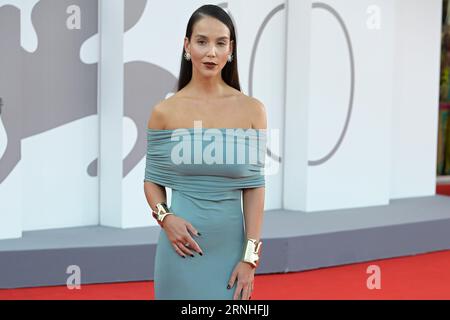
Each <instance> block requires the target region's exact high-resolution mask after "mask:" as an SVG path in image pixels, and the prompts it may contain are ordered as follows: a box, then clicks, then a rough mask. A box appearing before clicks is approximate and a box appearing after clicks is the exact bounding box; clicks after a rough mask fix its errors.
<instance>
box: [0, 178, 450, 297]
mask: <svg viewBox="0 0 450 320" xmlns="http://www.w3.org/2000/svg"><path fill="white" fill-rule="evenodd" d="M437 192H438V193H440V194H446V195H450V185H439V186H437ZM370 265H377V266H378V267H379V268H380V270H381V289H373V290H370V289H368V288H367V285H366V282H367V278H368V277H370V274H368V273H367V272H366V270H367V267H368V266H370ZM449 270H450V250H446V251H440V252H433V253H427V254H422V255H416V256H410V257H400V258H392V259H384V260H377V261H371V262H364V263H357V264H351V265H345V266H339V267H330V268H322V269H317V270H311V271H304V272H295V273H287V274H271V275H258V276H256V279H255V292H254V294H253V296H252V300H258V299H268V300H279V299H283V300H297V299H305V300H309V299H325V300H328V299H338V300H340V299H388V300H390V299H399V300H404V299H425V300H427V299H439V300H442V299H445V300H449V299H450V272H449ZM224 285H225V284H224ZM153 298H154V293H153V282H152V281H144V282H128V283H112V284H92V285H82V286H81V289H80V290H76V289H74V290H69V289H67V288H66V287H65V286H57V287H40V288H24V289H2V290H0V300H16V299H30V300H35V299H50V300H53V299H54V300H60V299H64V300H72V299H87V300H91V299H92V300H97V299H105V300H111V299H123V300H128V299H136V300H147V299H153Z"/></svg>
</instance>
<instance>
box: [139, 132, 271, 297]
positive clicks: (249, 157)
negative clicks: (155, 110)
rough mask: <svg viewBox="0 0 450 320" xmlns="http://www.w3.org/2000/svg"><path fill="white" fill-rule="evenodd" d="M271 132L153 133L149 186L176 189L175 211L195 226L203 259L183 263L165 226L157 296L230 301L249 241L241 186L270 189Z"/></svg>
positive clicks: (150, 134) (156, 280)
mask: <svg viewBox="0 0 450 320" xmlns="http://www.w3.org/2000/svg"><path fill="white" fill-rule="evenodd" d="M266 137H267V133H266V129H241V128H185V129H168V130H159V129H147V155H146V167H145V179H144V181H151V182H153V183H156V184H159V185H161V186H165V187H168V188H171V189H172V197H171V203H170V205H169V209H170V211H171V212H174V213H175V214H176V215H178V216H180V217H182V218H184V219H186V220H187V221H188V222H190V223H191V224H192V225H193V226H194V227H195V228H196V229H197V230H198V231H199V232H200V233H201V236H193V238H194V240H195V241H197V243H198V244H199V246H200V248H201V249H202V250H203V256H200V255H198V254H197V253H195V252H194V257H193V258H192V257H190V256H189V255H187V256H186V258H185V259H183V258H182V257H181V256H180V255H179V254H178V253H176V251H175V249H174V248H173V246H172V244H171V243H170V241H169V240H168V238H167V235H166V233H165V231H164V229H161V232H160V234H159V238H158V244H157V249H156V257H155V271H154V288H155V299H164V300H169V299H177V300H186V299H220V300H227V299H232V298H233V294H234V290H235V288H236V285H235V286H234V287H233V288H231V289H227V284H228V281H229V279H230V276H231V273H232V272H233V269H234V267H235V266H236V264H237V263H238V262H239V260H241V257H242V251H243V245H244V240H245V230H244V229H245V223H244V215H243V210H242V202H241V200H242V189H244V188H257V187H264V186H265V176H264V164H265V154H266Z"/></svg>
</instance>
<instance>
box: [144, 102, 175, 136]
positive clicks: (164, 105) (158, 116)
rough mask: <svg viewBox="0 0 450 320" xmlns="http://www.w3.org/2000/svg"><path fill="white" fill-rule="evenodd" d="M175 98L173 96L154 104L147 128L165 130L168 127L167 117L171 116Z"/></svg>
mask: <svg viewBox="0 0 450 320" xmlns="http://www.w3.org/2000/svg"><path fill="white" fill-rule="evenodd" d="M174 100H175V98H174V97H173V96H171V97H169V98H167V99H164V100H161V101H159V102H158V103H157V104H156V105H154V106H153V109H152V112H151V115H150V119H148V124H147V128H149V129H156V130H163V129H165V128H166V119H168V118H170V117H169V115H170V113H171V109H173V108H174V105H175V103H174V102H175V101H174Z"/></svg>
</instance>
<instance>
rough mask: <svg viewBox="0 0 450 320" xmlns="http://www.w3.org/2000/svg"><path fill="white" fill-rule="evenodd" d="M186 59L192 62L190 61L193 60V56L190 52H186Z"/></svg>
mask: <svg viewBox="0 0 450 320" xmlns="http://www.w3.org/2000/svg"><path fill="white" fill-rule="evenodd" d="M184 58H185V59H186V60H187V61H190V60H191V54H190V53H189V52H185V53H184Z"/></svg>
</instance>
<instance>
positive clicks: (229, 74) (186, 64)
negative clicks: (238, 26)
mask: <svg viewBox="0 0 450 320" xmlns="http://www.w3.org/2000/svg"><path fill="white" fill-rule="evenodd" d="M205 16H210V17H213V18H216V19H217V20H219V21H221V22H222V23H223V24H225V25H226V26H227V27H228V29H229V30H230V42H231V41H233V43H234V46H233V53H232V54H233V61H231V62H227V63H226V65H225V67H223V69H222V79H223V80H224V81H225V82H226V83H227V84H228V85H230V86H231V87H233V88H235V89H237V90H239V91H241V85H240V84H239V75H238V69H237V54H236V53H237V42H236V32H235V30H234V24H233V21H232V20H231V18H230V16H229V15H228V13H226V11H225V10H224V9H222V8H221V7H219V6H216V5H212V4H207V5H204V6H201V7H200V8H198V9H197V10H195V11H194V13H193V14H192V16H191V18H190V19H189V22H188V25H187V28H186V37H187V38H188V39H189V41H191V35H192V29H193V28H194V25H195V23H196V22H197V21H199V20H200V19H202V18H204V17H205ZM184 53H185V51H184V45H183V52H182V54H181V67H180V77H179V78H178V91H179V90H181V89H183V88H184V87H185V86H186V85H187V84H188V83H189V81H191V78H192V61H190V60H189V61H187V60H186V59H185V58H184Z"/></svg>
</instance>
